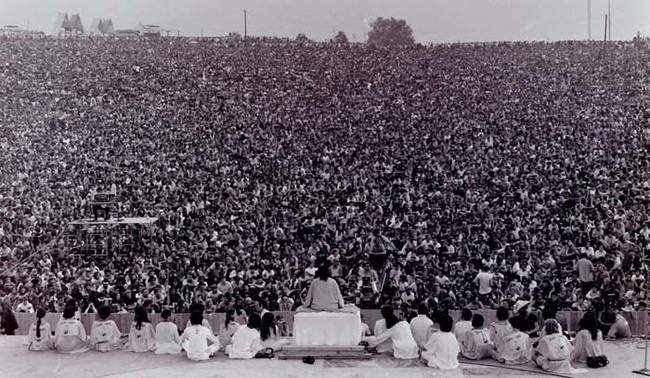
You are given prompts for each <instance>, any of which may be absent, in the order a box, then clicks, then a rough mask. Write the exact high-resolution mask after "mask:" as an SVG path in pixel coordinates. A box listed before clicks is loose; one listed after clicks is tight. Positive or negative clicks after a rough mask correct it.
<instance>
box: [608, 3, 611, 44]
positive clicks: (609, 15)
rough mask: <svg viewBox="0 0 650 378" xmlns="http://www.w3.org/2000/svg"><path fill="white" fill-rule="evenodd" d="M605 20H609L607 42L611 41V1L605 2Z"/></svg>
mask: <svg viewBox="0 0 650 378" xmlns="http://www.w3.org/2000/svg"><path fill="white" fill-rule="evenodd" d="M607 19H608V20H609V21H608V22H609V27H608V29H609V41H610V42H611V41H612V0H607Z"/></svg>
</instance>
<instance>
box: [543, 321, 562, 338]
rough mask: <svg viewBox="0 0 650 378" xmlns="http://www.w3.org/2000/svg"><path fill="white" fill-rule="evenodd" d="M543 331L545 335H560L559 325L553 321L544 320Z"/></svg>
mask: <svg viewBox="0 0 650 378" xmlns="http://www.w3.org/2000/svg"><path fill="white" fill-rule="evenodd" d="M544 331H545V332H546V334H547V335H552V334H554V333H560V323H558V322H557V320H555V319H546V321H545V322H544Z"/></svg>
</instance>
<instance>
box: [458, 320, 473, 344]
mask: <svg viewBox="0 0 650 378" xmlns="http://www.w3.org/2000/svg"><path fill="white" fill-rule="evenodd" d="M470 329H472V322H471V321H469V320H461V321H459V322H457V323H456V324H454V335H455V336H456V340H458V343H459V344H462V343H463V340H465V335H467V331H469V330H470Z"/></svg>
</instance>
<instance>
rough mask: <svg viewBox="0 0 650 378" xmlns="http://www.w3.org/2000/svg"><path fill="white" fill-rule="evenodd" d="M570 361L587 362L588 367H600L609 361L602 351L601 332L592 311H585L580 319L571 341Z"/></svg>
mask: <svg viewBox="0 0 650 378" xmlns="http://www.w3.org/2000/svg"><path fill="white" fill-rule="evenodd" d="M571 361H575V362H587V366H589V367H600V366H605V365H607V364H608V363H609V361H607V358H606V357H605V354H604V353H603V333H602V332H601V331H600V329H598V320H597V319H596V315H595V314H594V313H592V312H588V313H586V314H585V315H584V317H583V318H582V319H581V320H580V325H579V331H578V333H577V334H576V337H575V340H574V342H573V354H572V355H571Z"/></svg>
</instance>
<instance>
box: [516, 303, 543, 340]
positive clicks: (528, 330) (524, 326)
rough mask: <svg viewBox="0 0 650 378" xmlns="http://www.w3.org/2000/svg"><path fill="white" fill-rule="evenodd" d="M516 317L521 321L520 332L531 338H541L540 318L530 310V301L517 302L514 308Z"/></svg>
mask: <svg viewBox="0 0 650 378" xmlns="http://www.w3.org/2000/svg"><path fill="white" fill-rule="evenodd" d="M514 313H515V314H516V315H515V317H518V318H519V319H520V322H519V323H520V327H521V329H520V331H521V332H524V333H525V334H527V335H528V336H530V337H537V336H539V331H540V327H539V318H538V317H537V315H535V314H533V313H532V311H531V310H530V301H529V300H520V301H517V303H516V304H515V307H514Z"/></svg>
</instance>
